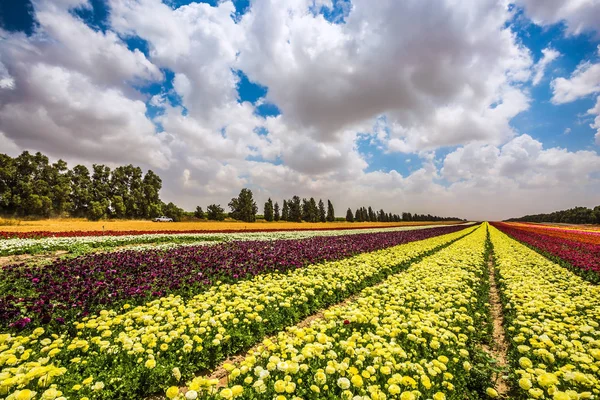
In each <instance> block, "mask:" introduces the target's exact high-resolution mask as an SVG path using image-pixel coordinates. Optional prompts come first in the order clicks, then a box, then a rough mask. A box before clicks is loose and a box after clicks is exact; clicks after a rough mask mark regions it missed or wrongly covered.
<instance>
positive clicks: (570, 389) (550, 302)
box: [491, 228, 600, 400]
mask: <svg viewBox="0 0 600 400" xmlns="http://www.w3.org/2000/svg"><path fill="white" fill-rule="evenodd" d="M491 241H492V244H493V246H494V255H495V258H496V266H497V272H498V276H499V280H500V285H501V292H502V294H503V303H504V308H505V317H506V319H507V324H506V328H507V331H508V335H509V337H510V340H511V346H510V351H509V354H510V361H511V370H510V374H511V377H512V378H513V382H514V385H513V386H514V389H515V397H516V398H522V399H526V398H533V399H548V398H550V399H559V400H560V399H564V400H567V399H591V398H598V396H600V380H599V377H600V288H599V287H598V286H596V285H593V284H590V283H589V282H587V281H585V280H583V279H581V278H579V277H578V276H576V275H574V274H573V273H572V272H570V271H569V270H567V269H565V268H563V267H561V266H559V265H558V264H556V263H553V262H552V261H550V260H548V259H546V258H545V257H543V256H541V255H540V254H538V253H536V252H535V251H533V250H531V249H529V248H527V247H525V246H523V245H521V244H519V243H518V242H517V241H515V240H513V239H510V238H509V237H508V236H506V235H504V234H502V233H500V232H499V231H498V230H497V229H495V228H491Z"/></svg>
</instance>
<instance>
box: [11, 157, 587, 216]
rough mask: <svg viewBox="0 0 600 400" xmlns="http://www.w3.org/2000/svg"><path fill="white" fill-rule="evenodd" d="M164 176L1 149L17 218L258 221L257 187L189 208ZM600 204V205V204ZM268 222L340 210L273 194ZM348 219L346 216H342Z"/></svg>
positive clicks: (363, 212) (360, 212)
mask: <svg viewBox="0 0 600 400" xmlns="http://www.w3.org/2000/svg"><path fill="white" fill-rule="evenodd" d="M161 188H162V180H161V178H160V177H159V176H158V175H157V174H155V173H154V172H153V171H152V170H148V171H147V172H146V173H145V174H144V173H143V171H142V169H141V168H140V167H136V166H133V165H131V164H129V165H125V166H118V167H116V168H114V169H112V170H111V168H109V167H108V166H106V165H102V164H93V165H92V169H91V171H90V170H89V169H88V168H87V167H86V166H84V165H76V166H74V167H73V168H72V169H69V168H68V166H67V163H66V162H65V161H63V160H60V159H59V160H58V161H57V162H55V163H53V164H51V163H50V162H49V159H48V157H47V156H45V155H43V154H42V153H40V152H37V153H35V154H30V153H29V152H28V151H24V152H23V153H21V154H20V155H19V156H17V157H14V158H13V157H10V156H8V155H6V154H0V215H4V216H13V217H28V216H37V217H51V216H72V217H81V218H88V219H91V220H99V219H102V218H129V219H150V218H155V217H158V216H161V215H165V216H167V217H170V218H173V220H175V221H180V220H182V219H191V218H197V219H205V218H206V219H209V220H214V221H223V220H224V219H225V218H228V217H229V218H233V219H235V220H239V221H245V222H254V221H256V219H257V217H259V216H258V206H257V204H256V202H255V201H254V198H253V194H252V191H251V190H250V189H248V188H244V189H242V190H241V191H240V194H239V195H238V196H237V197H234V198H232V199H231V201H230V202H229V204H228V206H229V208H230V210H231V211H230V212H225V210H224V209H223V207H221V205H220V204H210V205H209V206H208V207H206V211H204V210H203V209H202V207H200V206H198V207H196V210H195V211H193V212H186V211H184V210H183V209H182V208H180V207H178V206H177V205H175V204H173V203H172V202H170V203H168V204H167V203H164V202H163V201H162V200H161V199H160V196H159V192H160V189H161ZM597 208H598V207H597ZM260 217H262V218H264V220H266V221H291V222H302V221H306V222H333V221H335V220H336V217H335V209H334V207H333V204H332V203H331V201H330V200H327V203H325V202H324V201H323V200H322V199H319V201H318V202H317V201H316V199H315V198H314V197H311V198H309V199H307V198H302V199H301V198H300V197H299V196H297V195H296V196H293V197H292V198H290V199H285V200H283V202H282V204H281V207H280V205H279V203H278V202H273V201H272V200H271V198H269V199H268V200H267V201H266V202H265V204H264V207H263V215H262V216H260ZM339 220H342V221H343V220H344V218H339ZM451 220H459V219H458V218H441V217H437V216H432V215H430V214H428V215H419V214H411V213H402V215H399V214H392V213H386V212H384V211H383V210H379V211H373V209H372V208H371V207H368V208H366V207H360V208H358V209H357V210H356V212H355V213H352V211H351V210H350V209H348V212H347V215H346V221H349V222H353V221H359V222H362V221H371V222H399V221H451Z"/></svg>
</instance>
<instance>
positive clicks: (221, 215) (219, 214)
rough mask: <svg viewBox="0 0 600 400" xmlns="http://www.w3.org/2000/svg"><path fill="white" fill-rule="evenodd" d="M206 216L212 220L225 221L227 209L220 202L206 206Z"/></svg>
mask: <svg viewBox="0 0 600 400" xmlns="http://www.w3.org/2000/svg"><path fill="white" fill-rule="evenodd" d="M206 218H208V219H209V220H211V221H223V220H224V219H225V210H223V207H221V206H220V205H219V204H211V205H210V206H208V207H206Z"/></svg>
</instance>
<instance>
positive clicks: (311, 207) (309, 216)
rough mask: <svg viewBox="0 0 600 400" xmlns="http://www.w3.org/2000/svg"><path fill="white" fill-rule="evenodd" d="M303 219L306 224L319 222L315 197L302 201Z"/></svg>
mask: <svg viewBox="0 0 600 400" xmlns="http://www.w3.org/2000/svg"><path fill="white" fill-rule="evenodd" d="M302 219H303V220H304V221H306V222H318V221H319V209H318V208H317V203H316V201H315V199H314V197H311V198H310V200H306V199H302Z"/></svg>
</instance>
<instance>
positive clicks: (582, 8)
mask: <svg viewBox="0 0 600 400" xmlns="http://www.w3.org/2000/svg"><path fill="white" fill-rule="evenodd" d="M515 3H516V4H518V5H520V6H523V7H524V8H525V12H526V13H527V15H528V16H529V17H530V18H531V19H532V20H533V22H534V23H536V24H538V25H551V24H555V23H558V22H564V23H565V25H566V28H567V33H568V34H571V35H578V34H580V33H584V32H589V31H596V33H598V27H599V26H600V25H599V24H598V21H600V1H598V0H516V1H515Z"/></svg>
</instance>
